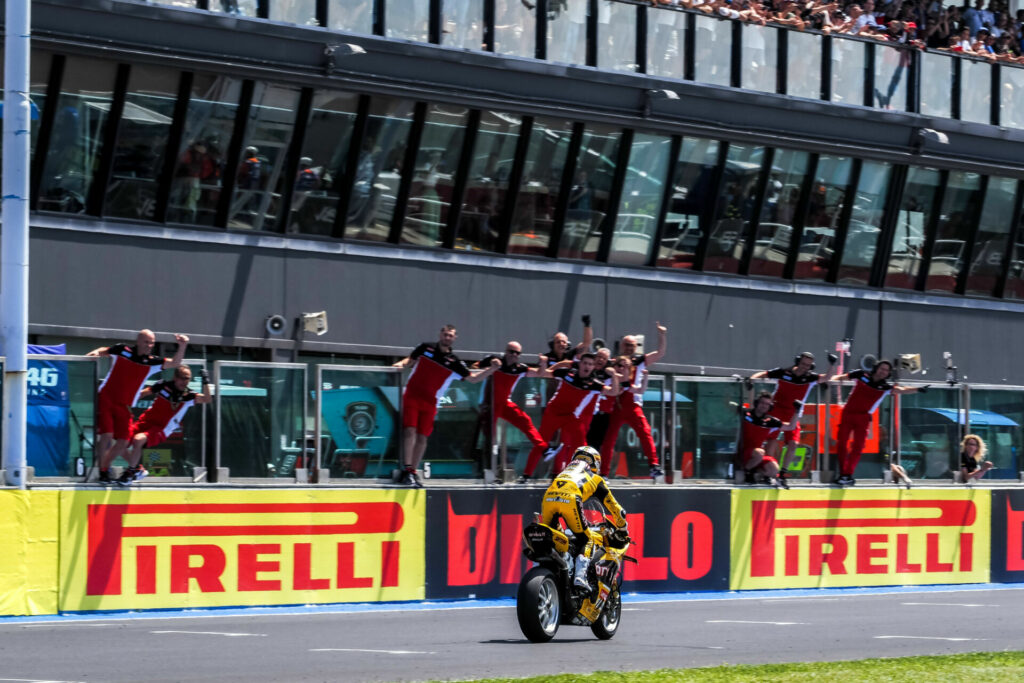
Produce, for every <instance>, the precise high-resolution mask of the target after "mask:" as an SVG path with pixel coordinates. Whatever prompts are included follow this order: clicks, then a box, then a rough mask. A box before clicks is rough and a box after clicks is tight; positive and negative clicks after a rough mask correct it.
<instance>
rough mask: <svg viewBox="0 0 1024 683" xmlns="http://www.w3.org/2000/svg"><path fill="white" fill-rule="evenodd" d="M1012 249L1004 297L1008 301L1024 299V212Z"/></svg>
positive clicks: (1023, 212)
mask: <svg viewBox="0 0 1024 683" xmlns="http://www.w3.org/2000/svg"><path fill="white" fill-rule="evenodd" d="M1014 201H1016V200H1014ZM1010 249H1012V251H1011V252H1010V270H1009V272H1008V273H1007V276H1006V289H1005V290H1004V291H1003V296H1004V297H1005V298H1007V299H1024V211H1022V212H1021V216H1020V225H1019V226H1017V242H1016V244H1011V245H1010Z"/></svg>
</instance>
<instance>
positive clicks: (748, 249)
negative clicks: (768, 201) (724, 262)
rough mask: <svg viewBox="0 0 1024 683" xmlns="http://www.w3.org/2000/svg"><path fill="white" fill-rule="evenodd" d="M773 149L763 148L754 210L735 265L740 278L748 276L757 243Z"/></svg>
mask: <svg viewBox="0 0 1024 683" xmlns="http://www.w3.org/2000/svg"><path fill="white" fill-rule="evenodd" d="M775 149H776V148H775V147H765V148H764V153H763V156H762V158H761V177H760V178H758V180H757V189H756V190H755V193H754V210H753V215H752V216H751V217H750V221H749V222H748V227H747V235H746V237H745V238H744V243H743V253H742V254H740V259H739V263H738V264H737V273H739V274H740V275H742V276H747V275H750V261H751V259H752V258H753V256H754V243H755V242H756V241H757V230H758V228H760V227H761V211H763V210H764V200H765V197H766V195H767V194H768V181H769V180H770V178H771V174H772V166H773V165H774V164H775Z"/></svg>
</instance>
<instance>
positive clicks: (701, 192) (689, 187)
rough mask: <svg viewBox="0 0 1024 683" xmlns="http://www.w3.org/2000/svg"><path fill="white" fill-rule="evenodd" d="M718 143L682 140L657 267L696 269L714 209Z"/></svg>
mask: <svg viewBox="0 0 1024 683" xmlns="http://www.w3.org/2000/svg"><path fill="white" fill-rule="evenodd" d="M718 149H719V143H718V140H705V139H703V138H683V144H682V147H681V148H680V150H679V158H678V159H677V160H676V165H675V170H674V171H673V179H672V199H671V203H670V204H669V206H668V210H667V211H666V212H665V229H664V231H663V234H662V237H661V244H659V245H658V257H657V265H658V266H661V267H663V268H693V261H694V258H695V257H696V255H697V247H698V245H699V244H700V239H701V237H702V236H703V235H704V232H705V230H706V229H707V226H705V225H702V224H701V223H702V222H703V221H705V220H706V216H708V214H709V212H710V211H711V208H712V206H713V205H714V193H713V191H712V190H713V187H714V182H715V167H716V166H718Z"/></svg>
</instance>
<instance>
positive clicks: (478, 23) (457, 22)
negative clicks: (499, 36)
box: [441, 0, 484, 50]
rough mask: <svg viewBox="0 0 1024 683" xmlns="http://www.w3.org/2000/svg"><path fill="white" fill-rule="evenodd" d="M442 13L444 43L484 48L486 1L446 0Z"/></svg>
mask: <svg viewBox="0 0 1024 683" xmlns="http://www.w3.org/2000/svg"><path fill="white" fill-rule="evenodd" d="M441 14H442V17H441V44H442V45H448V46H449V47H461V48H465V49H467V50H482V49H483V45H484V3H483V2H481V0H444V1H443V2H442V3H441Z"/></svg>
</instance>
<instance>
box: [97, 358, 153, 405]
mask: <svg viewBox="0 0 1024 683" xmlns="http://www.w3.org/2000/svg"><path fill="white" fill-rule="evenodd" d="M107 354H108V355H109V356H110V372H108V373H107V376H106V377H105V378H104V379H103V383H102V384H100V394H101V395H102V396H103V397H104V398H106V399H109V400H110V401H113V402H114V403H117V404H120V405H127V406H131V405H135V401H136V400H138V398H139V393H141V392H142V387H143V385H145V384H146V380H147V379H149V378H150V377H151V376H153V375H155V374H156V373H158V372H160V370H161V369H162V368H163V364H164V363H165V362H167V359H166V358H161V357H159V356H154V355H152V354H147V355H142V354H140V353H139V352H138V350H137V349H136V348H135V347H134V346H128V345H127V344H114V345H113V346H111V347H109V348H108V349H107Z"/></svg>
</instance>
